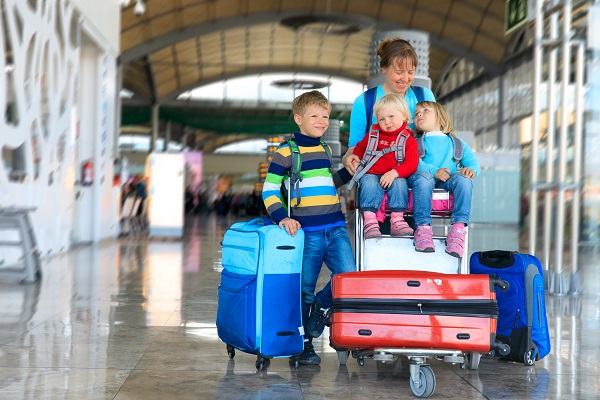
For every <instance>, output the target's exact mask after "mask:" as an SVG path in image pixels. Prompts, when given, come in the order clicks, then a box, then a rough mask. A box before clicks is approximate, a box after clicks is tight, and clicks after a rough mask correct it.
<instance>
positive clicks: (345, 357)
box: [337, 350, 350, 365]
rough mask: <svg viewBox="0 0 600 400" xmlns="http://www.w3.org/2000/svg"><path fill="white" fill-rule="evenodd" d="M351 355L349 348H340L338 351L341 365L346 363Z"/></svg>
mask: <svg viewBox="0 0 600 400" xmlns="http://www.w3.org/2000/svg"><path fill="white" fill-rule="evenodd" d="M349 355H350V352H349V351H348V350H338V351H337V356H338V361H339V363H340V365H346V363H347V362H348V356H349Z"/></svg>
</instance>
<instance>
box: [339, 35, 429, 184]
mask: <svg viewBox="0 0 600 400" xmlns="http://www.w3.org/2000/svg"><path fill="white" fill-rule="evenodd" d="M377 55H378V56H379V58H380V59H381V61H380V62H379V65H380V66H381V71H382V72H383V74H384V75H385V82H384V83H383V84H381V85H379V86H377V88H374V94H375V96H374V98H373V95H372V94H373V92H369V91H367V92H365V93H363V94H361V95H360V96H358V97H357V98H356V100H354V104H353V106H352V113H351V114H350V138H349V139H348V151H347V152H346V154H345V155H344V157H343V159H342V163H343V164H344V167H346V169H348V170H349V171H350V172H351V173H352V174H354V172H356V165H357V164H358V162H360V159H359V158H358V156H356V155H353V154H352V151H353V150H354V146H356V144H357V143H358V142H360V141H361V140H362V138H363V137H364V136H365V134H366V133H367V131H368V129H369V128H370V127H371V125H372V124H376V123H377V121H376V120H375V117H374V115H373V114H372V112H371V113H370V114H371V115H372V116H371V120H370V121H368V122H367V114H368V110H367V107H366V105H365V104H367V105H371V106H372V105H373V104H374V103H375V102H376V101H377V100H379V99H380V98H381V97H383V96H384V95H386V94H390V93H397V94H400V95H401V96H403V97H404V100H405V101H406V103H407V105H408V109H409V111H410V114H411V116H413V115H414V113H415V107H416V105H417V103H418V102H419V101H423V100H426V101H435V97H434V95H433V92H431V90H429V89H427V88H424V87H414V88H413V87H411V85H412V83H413V80H414V79H415V70H416V69H417V62H418V60H417V53H416V52H415V49H414V48H413V47H412V45H411V44H410V43H409V42H407V41H406V40H404V39H400V38H394V39H389V38H388V39H385V40H383V41H382V42H381V43H380V44H379V46H377ZM365 97H366V101H365ZM410 127H411V128H412V124H411V125H410ZM353 161H354V163H353Z"/></svg>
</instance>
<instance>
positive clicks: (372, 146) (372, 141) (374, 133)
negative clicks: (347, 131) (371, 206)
mask: <svg viewBox="0 0 600 400" xmlns="http://www.w3.org/2000/svg"><path fill="white" fill-rule="evenodd" d="M369 90H370V89H369ZM365 93H366V92H365ZM378 143H379V128H378V127H377V125H372V126H371V130H370V131H369V139H368V141H367V147H366V149H365V154H363V157H362V159H361V160H360V164H359V165H358V168H356V172H355V173H354V176H352V179H351V180H350V182H348V190H351V189H352V187H353V186H354V184H355V183H357V182H358V180H359V179H360V178H361V177H362V176H363V175H364V174H365V173H366V172H367V171H368V170H369V168H371V167H369V168H366V167H367V165H368V164H369V163H370V161H371V160H372V159H373V157H375V156H376V154H377V144H378ZM380 157H381V156H380ZM377 158H379V157H377ZM375 161H377V160H375ZM371 165H372V164H371Z"/></svg>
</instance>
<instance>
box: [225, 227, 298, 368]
mask: <svg viewBox="0 0 600 400" xmlns="http://www.w3.org/2000/svg"><path fill="white" fill-rule="evenodd" d="M222 246H223V254H222V261H221V263H222V265H223V271H222V272H221V284H220V285H219V289H218V308H217V332H218V334H219V338H221V340H222V341H223V342H225V343H226V344H227V352H228V354H229V357H230V358H233V357H234V355H235V350H234V349H239V350H241V351H244V352H246V353H251V354H256V355H257V356H258V358H257V361H256V368H257V369H258V370H261V369H264V368H267V367H268V365H269V358H273V357H288V356H293V355H296V354H299V353H301V352H302V350H303V349H304V337H303V328H302V300H301V272H302V255H303V249H304V231H302V229H300V230H298V232H297V233H296V236H291V235H289V234H288V233H287V232H286V231H285V229H281V228H280V227H279V226H278V225H272V224H271V225H265V223H264V221H263V220H262V219H261V218H257V219H254V220H252V221H250V222H245V223H244V222H239V223H236V224H233V225H232V226H231V227H230V228H229V229H228V230H227V231H226V232H225V236H224V238H223V242H222Z"/></svg>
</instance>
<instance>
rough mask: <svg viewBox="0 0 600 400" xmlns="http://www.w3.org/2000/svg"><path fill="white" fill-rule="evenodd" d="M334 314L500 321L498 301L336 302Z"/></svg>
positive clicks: (350, 299) (342, 300) (333, 307)
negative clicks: (432, 316) (420, 315)
mask: <svg viewBox="0 0 600 400" xmlns="http://www.w3.org/2000/svg"><path fill="white" fill-rule="evenodd" d="M331 312H347V313H374V314H422V315H446V316H457V317H461V316H464V317H477V318H498V303H497V302H496V301H495V300H416V299H352V298H349V299H335V300H334V301H333V304H332V306H331Z"/></svg>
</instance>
